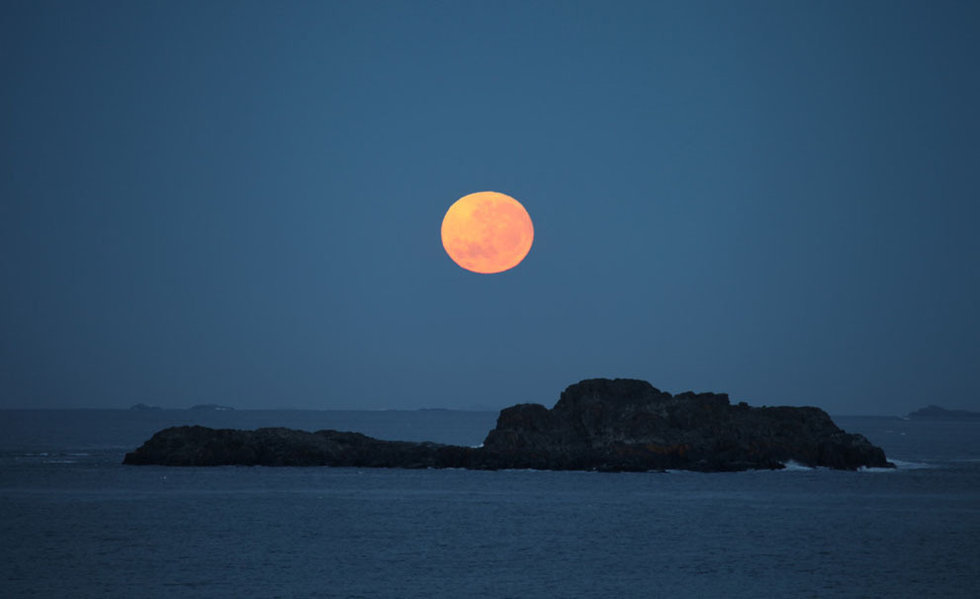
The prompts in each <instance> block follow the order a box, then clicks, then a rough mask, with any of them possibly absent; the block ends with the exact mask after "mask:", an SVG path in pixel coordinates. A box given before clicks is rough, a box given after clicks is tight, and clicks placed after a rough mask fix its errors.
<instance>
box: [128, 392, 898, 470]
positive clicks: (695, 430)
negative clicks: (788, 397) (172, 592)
mask: <svg viewBox="0 0 980 599" xmlns="http://www.w3.org/2000/svg"><path fill="white" fill-rule="evenodd" d="M790 461H794V462H797V463H799V464H803V465H806V466H824V467H828V468H835V469H841V470H855V469H857V468H860V467H865V466H867V467H893V465H892V464H891V463H890V462H888V461H887V460H886V459H885V453H884V452H883V451H882V450H881V449H880V448H879V447H875V446H874V445H872V444H871V443H870V442H869V441H868V440H867V439H865V438H864V437H863V436H862V435H857V434H850V433H846V432H844V431H843V430H841V429H840V428H838V427H837V425H835V424H834V422H833V421H832V420H831V419H830V416H828V415H827V413H826V412H824V411H823V410H820V409H818V408H810V407H804V408H796V407H750V406H748V405H746V404H745V403H739V404H738V405H734V406H733V405H730V403H729V401H728V395H726V394H724V393H720V394H719V393H697V394H696V393H691V392H687V393H680V394H678V395H671V394H670V393H666V392H663V391H660V390H658V389H656V388H655V387H653V386H652V385H650V384H649V383H647V382H645V381H638V380H631V379H615V380H610V379H591V380H585V381H582V382H580V383H577V384H574V385H571V386H570V387H568V388H567V389H565V391H564V392H563V393H562V394H561V398H560V399H559V400H558V403H557V404H555V407H554V408H552V409H550V410H549V409H548V408H546V407H544V406H542V405H540V404H520V405H515V406H512V407H510V408H506V409H504V410H502V411H501V412H500V416H499V417H498V419H497V426H496V428H494V429H493V430H491V431H490V433H489V434H488V435H487V438H486V440H485V441H484V443H483V445H482V446H481V447H477V448H473V447H459V446H454V445H440V444H437V443H411V442H404V441H382V440H379V439H373V438H371V437H367V436H365V435H361V434H359V433H348V432H338V431H331V430H323V431H318V432H315V433H310V432H305V431H297V430H291V429H284V428H263V429H258V430H254V431H241V430H215V429H209V428H205V427H201V426H180V427H173V428H168V429H165V430H162V431H160V432H158V433H157V434H155V435H154V436H153V437H152V438H151V439H150V440H148V441H147V442H146V443H144V444H143V445H142V446H141V447H140V448H139V449H137V450H136V451H134V452H132V453H129V454H126V458H125V460H124V461H123V463H125V464H137V465H139V464H157V465H167V466H218V465H262V466H356V467H381V468H472V469H481V470H496V469H504V468H536V469H542V470H603V471H649V470H664V469H681V470H697V471H702V472H720V471H737V470H749V469H779V468H783V467H784V466H785V464H786V463H787V462H790Z"/></svg>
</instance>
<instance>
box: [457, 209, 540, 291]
mask: <svg viewBox="0 0 980 599" xmlns="http://www.w3.org/2000/svg"><path fill="white" fill-rule="evenodd" d="M532 243H534V225H532V224H531V217H530V215H528V213H527V210H525V209H524V206H522V205H521V203H520V202H518V201H517V200H515V199H514V198H512V197H510V196H508V195H504V194H502V193H497V192H494V191H481V192H479V193H471V194H470V195H467V196H463V197H461V198H460V199H458V200H456V203H454V204H453V205H452V206H450V207H449V210H448V211H447V212H446V216H445V217H444V218H443V219H442V246H443V247H444V248H446V253H447V254H449V257H450V258H452V259H453V262H455V263H456V264H458V265H460V266H462V267H463V268H465V269H466V270H470V271H473V272H478V273H482V274H491V273H496V272H503V271H505V270H509V269H511V268H514V267H515V266H517V265H518V264H520V262H521V260H523V259H524V257H525V256H527V253H528V252H529V251H531V244H532Z"/></svg>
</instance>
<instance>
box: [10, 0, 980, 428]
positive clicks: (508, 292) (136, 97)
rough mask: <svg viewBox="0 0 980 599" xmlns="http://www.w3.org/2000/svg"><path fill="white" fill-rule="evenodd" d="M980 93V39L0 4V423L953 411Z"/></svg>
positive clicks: (963, 358)
mask: <svg viewBox="0 0 980 599" xmlns="http://www.w3.org/2000/svg"><path fill="white" fill-rule="evenodd" d="M978 60H980V5H978V4H977V3H975V2H918V1H916V2H894V1H887V2H857V3H850V2H811V3H803V2H792V3H787V2H781V1H777V2H771V3H770V2H737V3H733V2H707V3H702V2H635V3H634V2H612V3H607V2H570V1H567V2H566V1H563V2H480V3H476V2H438V3H436V2H343V3H340V2H239V1H235V2H170V1H167V2H129V1H121V2H76V1H73V0H72V1H68V2H50V1H37V2H4V3H3V4H2V5H0V69H2V72H0V75H2V77H0V80H2V85H0V127H2V132H0V133H2V134H0V164H2V170H0V174H2V176H0V277H2V278H0V302H2V303H0V306H2V310H0V407H75V406H78V407H83V406H84V407H126V406H129V405H131V404H134V403H137V402H145V403H150V404H157V405H163V406H166V407H185V406H189V405H192V404H196V403H204V402H216V403H224V404H231V405H234V406H237V407H239V408H279V407H302V408H324V409H329V408H366V409H376V408H417V407H450V408H472V407H488V408H494V409H496V408H500V407H503V406H506V405H510V404H512V403H517V402H529V401H533V402H540V403H545V404H546V405H551V404H552V403H553V402H554V401H555V400H556V399H557V397H558V394H559V392H560V391H561V390H562V389H563V388H564V387H565V386H566V385H568V384H570V383H573V382H576V381H578V380H580V379H583V378H588V377H597V376H608V377H636V378H642V379H646V380H649V381H650V382H652V383H653V384H654V385H655V386H657V387H660V388H662V389H665V390H667V391H671V392H680V391H684V390H687V389H693V390H696V391H725V392H729V393H730V394H731V395H732V398H733V400H736V401H739V400H744V401H747V402H749V403H751V404H770V405H771V404H789V405H804V404H810V405H817V406H820V407H823V408H825V409H827V410H829V411H831V412H832V413H839V414H848V413H882V414H902V413H905V412H908V411H910V410H912V409H915V408H918V407H921V406H923V405H926V404H929V403H937V404H940V405H945V406H947V407H962V408H974V409H980V391H978V389H980V317H978V312H980V236H978V225H980V194H978V176H980V175H978V173H980V108H978V106H980V68H978V64H980V63H978ZM483 190H494V191H499V192H503V193H506V194H509V195H512V196H514V197H515V198H517V199H518V200H520V201H521V202H522V203H523V204H524V205H525V207H526V208H527V209H528V211H529V212H530V214H531V217H532V219H533V220H534V224H535V233H536V239H535V245H534V247H533V248H532V249H531V252H530V254H529V255H528V257H527V259H526V260H525V261H524V262H523V263H522V264H520V265H519V266H518V267H517V268H515V269H514V270H511V271H508V272H505V273H502V274H498V275H477V274H473V273H470V272H467V271H464V270H462V269H460V268H459V267H457V266H456V265H455V264H454V263H453V262H452V261H450V259H449V258H448V257H447V256H446V255H445V253H444V251H443V249H442V246H441V243H440V239H439V228H440V224H441V220H442V216H443V214H444V212H445V210H446V209H447V208H448V207H449V205H450V204H452V203H453V202H454V201H455V200H456V199H457V198H459V197H460V196H462V195H465V194H468V193H472V192H475V191H483Z"/></svg>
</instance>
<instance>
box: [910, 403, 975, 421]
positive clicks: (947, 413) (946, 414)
mask: <svg viewBox="0 0 980 599" xmlns="http://www.w3.org/2000/svg"><path fill="white" fill-rule="evenodd" d="M909 418H911V419H912V420H980V412H971V411H969V410H947V409H946V408H940V407H939V406H927V407H925V408H922V409H920V410H916V411H914V412H910V413H909Z"/></svg>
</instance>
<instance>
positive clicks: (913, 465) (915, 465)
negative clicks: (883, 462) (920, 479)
mask: <svg viewBox="0 0 980 599" xmlns="http://www.w3.org/2000/svg"><path fill="white" fill-rule="evenodd" d="M888 461H889V462H891V463H892V464H895V467H896V468H897V469H898V470H921V469H923V468H938V466H937V465H936V464H929V463H926V462H909V461H906V460H896V459H894V458H891V459H889V460H888Z"/></svg>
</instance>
